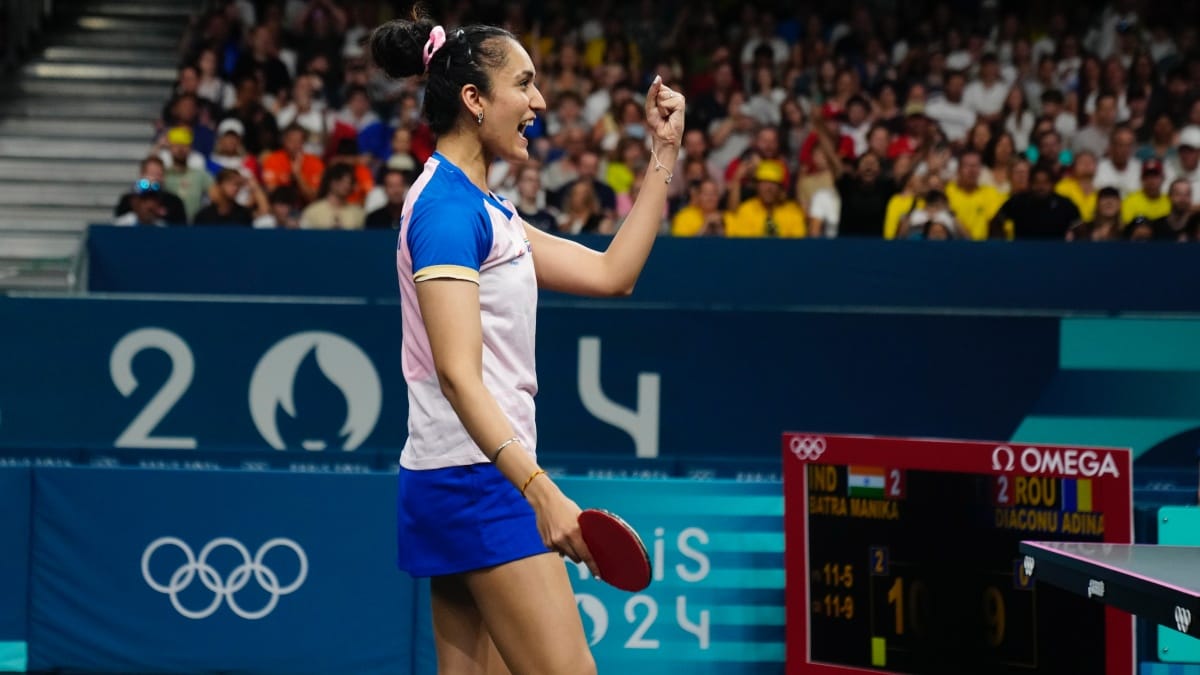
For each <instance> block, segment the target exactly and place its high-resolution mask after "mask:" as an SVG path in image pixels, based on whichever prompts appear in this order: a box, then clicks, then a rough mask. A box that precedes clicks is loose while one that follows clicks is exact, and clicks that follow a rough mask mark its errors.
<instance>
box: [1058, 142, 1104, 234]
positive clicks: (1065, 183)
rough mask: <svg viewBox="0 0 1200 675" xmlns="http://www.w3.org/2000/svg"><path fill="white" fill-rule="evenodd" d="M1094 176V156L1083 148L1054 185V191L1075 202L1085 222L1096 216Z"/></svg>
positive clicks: (1096, 192) (1096, 191)
mask: <svg viewBox="0 0 1200 675" xmlns="http://www.w3.org/2000/svg"><path fill="white" fill-rule="evenodd" d="M1095 178H1096V156H1095V155H1094V154H1092V151H1091V150H1083V151H1081V152H1080V153H1079V154H1077V155H1075V160H1074V161H1073V162H1072V163H1071V171H1070V173H1069V174H1067V176H1065V177H1064V178H1063V179H1062V180H1060V181H1058V185H1055V186H1054V191H1055V192H1057V193H1058V194H1060V195H1062V196H1064V197H1066V198H1067V199H1070V200H1071V201H1072V202H1075V206H1076V208H1078V209H1079V215H1080V217H1082V218H1083V222H1085V223H1087V222H1091V220H1092V218H1094V217H1095V216H1096V196H1097V194H1098V193H1099V191H1098V190H1096V184H1095Z"/></svg>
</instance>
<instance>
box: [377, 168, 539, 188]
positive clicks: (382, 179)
mask: <svg viewBox="0 0 1200 675" xmlns="http://www.w3.org/2000/svg"><path fill="white" fill-rule="evenodd" d="M524 168H525V167H522V170H524ZM534 170H535V171H536V169H534ZM518 173H519V172H518ZM392 174H395V175H397V176H400V177H401V178H403V179H404V184H405V185H410V184H411V183H412V181H410V180H409V179H408V173H407V172H405V171H401V170H400V169H392V168H387V169H384V170H383V173H381V174H379V183H380V185H382V184H383V183H384V182H385V181H387V177H388V176H390V175H392Z"/></svg>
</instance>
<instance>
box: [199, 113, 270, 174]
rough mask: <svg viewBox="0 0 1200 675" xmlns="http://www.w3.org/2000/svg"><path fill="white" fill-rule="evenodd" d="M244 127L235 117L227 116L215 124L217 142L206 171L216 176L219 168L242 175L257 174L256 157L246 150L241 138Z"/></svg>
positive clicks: (244, 133) (259, 170) (243, 135)
mask: <svg viewBox="0 0 1200 675" xmlns="http://www.w3.org/2000/svg"><path fill="white" fill-rule="evenodd" d="M245 136H246V127H245V125H243V124H242V122H241V120H239V119H237V118H236V117H227V118H225V119H223V120H221V123H220V124H218V125H217V143H216V146H215V147H214V148H213V153H212V155H211V156H209V158H208V172H209V173H211V174H212V175H213V176H216V175H217V174H218V173H220V172H221V169H233V170H234V171H237V172H239V173H241V174H242V175H243V176H250V175H253V176H256V177H257V176H259V175H261V169H260V167H259V164H258V159H257V158H255V157H254V156H253V155H251V154H250V153H248V152H246V148H245V146H244V145H243V143H242V139H243V138H244V137H245Z"/></svg>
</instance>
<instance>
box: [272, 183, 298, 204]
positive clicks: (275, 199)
mask: <svg viewBox="0 0 1200 675" xmlns="http://www.w3.org/2000/svg"><path fill="white" fill-rule="evenodd" d="M268 199H269V200H270V201H271V203H272V204H288V205H291V206H295V205H296V204H297V203H298V202H299V201H300V191H299V190H297V189H296V188H295V187H293V186H291V185H280V186H279V187H277V188H275V189H274V190H271V194H270V196H269V197H268Z"/></svg>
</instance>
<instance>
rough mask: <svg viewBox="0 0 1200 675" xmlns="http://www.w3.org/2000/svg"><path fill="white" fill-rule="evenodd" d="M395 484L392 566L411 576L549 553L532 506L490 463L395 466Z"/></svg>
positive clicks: (496, 563)
mask: <svg viewBox="0 0 1200 675" xmlns="http://www.w3.org/2000/svg"><path fill="white" fill-rule="evenodd" d="M399 482H400V491H399V499H398V505H397V506H398V516H399V517H398V518H397V526H398V536H397V540H398V543H399V552H398V555H397V563H398V564H399V566H400V569H402V570H404V571H405V572H408V573H409V574H410V575H412V576H414V577H434V576H441V575H444V574H458V573H460V572H469V571H471V570H477V569H482V568H485V567H492V566H495V565H499V564H502V563H506V562H511V561H513V560H519V559H521V558H528V557H529V556H533V555H538V554H540V553H546V552H548V551H549V549H547V548H546V547H545V545H543V544H542V538H541V535H539V534H538V530H537V521H536V519H535V516H534V513H533V507H531V506H530V505H529V502H527V501H525V498H524V497H522V496H521V493H520V491H518V490H517V488H515V487H513V485H512V483H510V482H508V479H507V478H505V477H504V474H502V473H500V471H499V470H498V469H496V467H495V466H493V465H491V464H471V465H468V466H452V467H447V468H444V469H427V470H424V471H413V470H409V469H405V468H404V467H400V479H399Z"/></svg>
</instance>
